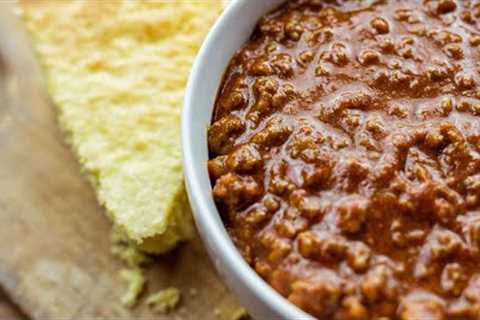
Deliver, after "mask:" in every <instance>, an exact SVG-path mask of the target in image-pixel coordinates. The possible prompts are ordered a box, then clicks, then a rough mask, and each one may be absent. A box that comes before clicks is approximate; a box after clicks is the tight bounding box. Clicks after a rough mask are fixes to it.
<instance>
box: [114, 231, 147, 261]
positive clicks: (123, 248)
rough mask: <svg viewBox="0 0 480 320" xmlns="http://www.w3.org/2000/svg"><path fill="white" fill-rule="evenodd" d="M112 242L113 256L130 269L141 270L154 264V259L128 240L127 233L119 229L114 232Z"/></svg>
mask: <svg viewBox="0 0 480 320" xmlns="http://www.w3.org/2000/svg"><path fill="white" fill-rule="evenodd" d="M111 241H112V247H111V252H112V254H113V256H114V257H116V258H118V259H119V260H120V261H122V262H123V263H125V264H126V265H127V266H128V267H130V268H140V267H142V266H145V265H148V264H150V263H152V261H153V260H152V258H151V257H150V256H148V255H147V254H145V253H144V252H142V251H140V250H139V249H138V248H137V246H136V245H135V244H134V243H132V242H131V241H130V240H129V239H128V238H127V236H126V235H125V233H123V232H121V231H120V230H118V229H117V228H114V229H113V230H112V234H111Z"/></svg>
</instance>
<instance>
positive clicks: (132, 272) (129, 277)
mask: <svg viewBox="0 0 480 320" xmlns="http://www.w3.org/2000/svg"><path fill="white" fill-rule="evenodd" d="M119 276H120V278H121V279H122V280H123V281H124V282H125V283H126V284H127V290H126V292H125V294H124V295H123V296H122V298H121V302H122V304H123V305H125V306H127V307H130V308H131V307H133V306H134V305H135V304H136V303H137V301H138V297H139V296H140V294H141V293H142V292H143V289H144V288H145V276H144V274H143V271H142V270H141V269H139V268H134V269H121V270H120V271H119Z"/></svg>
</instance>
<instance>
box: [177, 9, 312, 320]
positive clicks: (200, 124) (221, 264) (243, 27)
mask: <svg viewBox="0 0 480 320" xmlns="http://www.w3.org/2000/svg"><path fill="white" fill-rule="evenodd" d="M283 2H284V0H262V1H251V0H236V1H232V3H231V4H230V5H229V6H228V8H227V9H226V11H225V12H224V13H223V15H222V16H221V17H220V19H219V20H218V21H217V23H216V24H215V26H214V27H213V28H212V30H211V31H210V33H209V35H208V37H207V39H206V40H205V42H204V44H203V46H202V48H201V49H200V52H199V54H198V56H197V58H196V61H195V64H194V66H193V68H192V73H191V75H190V79H189V83H188V86H187V91H186V95H185V107H184V110H183V115H182V148H183V157H184V171H185V178H186V185H187V190H188V194H189V198H190V203H191V206H192V210H193V212H194V217H195V222H196V224H197V228H198V230H199V232H200V235H201V236H202V239H203V241H204V243H205V245H206V247H207V249H208V251H209V253H210V256H211V257H212V260H213V262H214V264H215V266H216V268H217V270H218V271H219V272H220V274H221V275H222V276H223V278H224V280H225V281H226V283H227V285H228V286H229V287H230V288H231V289H232V290H233V291H234V292H235V293H236V294H237V295H238V297H239V299H240V300H241V302H242V304H243V305H244V306H245V307H247V308H248V309H249V311H250V313H251V314H252V315H253V316H254V317H256V318H258V319H266V318H268V319H270V318H275V319H311V316H309V315H307V314H306V313H304V312H302V311H301V310H300V309H298V308H297V307H295V306H294V305H293V304H291V303H289V302H288V301H287V300H285V299H284V298H283V297H282V296H280V295H279V294H278V293H277V292H276V291H274V290H273V289H272V288H271V287H270V286H269V285H268V284H267V283H265V282H264V281H263V280H262V279H261V278H260V277H259V276H258V275H257V274H256V273H255V272H254V271H253V270H252V269H251V268H250V266H249V265H248V264H247V263H246V262H245V261H244V260H243V258H242V257H241V256H240V254H239V253H238V251H237V249H236V248H235V246H234V244H233V243H232V241H231V240H230V237H229V235H228V233H227V232H226V229H225V227H224V225H223V222H222V220H221V218H220V215H219V213H218V210H217V208H216V207H215V203H214V201H213V198H212V190H211V182H210V179H209V176H208V171H207V160H208V146H207V128H208V126H209V125H210V121H211V116H212V112H213V106H214V102H215V97H216V94H217V90H218V88H219V86H220V83H221V80H222V76H223V74H224V72H225V69H226V67H227V65H228V63H229V61H230V59H231V58H232V56H233V55H234V53H235V52H236V51H237V50H238V49H240V48H241V47H242V45H243V44H244V43H245V42H246V41H247V40H248V38H249V37H250V35H251V34H252V32H253V29H254V28H255V26H256V24H257V22H258V19H259V18H260V17H261V16H263V15H264V14H265V13H267V12H268V11H270V10H272V9H274V8H275V7H277V6H279V5H280V4H281V3H283Z"/></svg>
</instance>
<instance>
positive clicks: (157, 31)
mask: <svg viewBox="0 0 480 320" xmlns="http://www.w3.org/2000/svg"><path fill="white" fill-rule="evenodd" d="M20 6H21V9H22V11H23V18H24V21H25V23H26V26H27V29H28V30H29V32H30V34H31V37H32V39H33V43H34V48H35V50H36V52H37V55H38V59H39V61H40V62H41V65H42V67H43V70H44V72H45V76H46V80H47V85H48V90H49V92H50V94H51V96H52V99H53V101H54V103H55V104H56V106H57V107H58V114H59V122H60V125H61V127H62V128H63V129H64V130H65V132H66V136H67V137H68V141H69V143H70V144H71V146H72V148H73V149H74V151H75V153H76V155H77V157H78V159H79V161H80V163H81V164H82V165H83V168H84V169H85V171H86V172H87V174H88V176H89V178H90V179H91V181H92V182H93V185H94V187H95V189H96V192H97V196H98V199H99V201H100V203H101V204H103V205H104V206H105V208H106V210H107V212H108V215H109V216H110V217H111V219H112V220H113V222H114V224H115V225H116V227H117V228H118V229H119V230H121V231H122V232H124V233H125V234H126V235H127V236H128V237H129V238H130V239H131V240H133V241H134V242H135V243H137V244H138V245H139V246H140V247H141V248H142V249H144V250H146V251H149V252H155V253H163V252H166V251H168V250H169V249H171V248H172V247H173V246H174V245H175V244H176V243H177V242H178V241H179V240H182V239H187V238H189V237H190V236H191V235H192V233H193V225H192V222H191V216H190V212H189V207H188V203H187V200H186V197H185V191H184V186H183V178H182V165H181V154H180V111H181V106H182V102H183V94H184V88H185V85H186V81H187V77H188V75H189V72H190V68H191V65H192V62H193V59H194V57H195V54H196V52H197V50H198V48H199V46H200V44H201V42H202V40H203V39H204V37H205V35H206V34H207V32H208V30H209V28H210V27H211V26H212V24H213V23H214V21H215V19H216V18H217V17H218V15H219V14H220V12H221V10H222V7H223V5H222V2H221V1H218V0H201V1H128V0H125V1H122V0H115V1H57V0H48V1H37V0H35V1H32V0H24V1H22V2H21V3H20Z"/></svg>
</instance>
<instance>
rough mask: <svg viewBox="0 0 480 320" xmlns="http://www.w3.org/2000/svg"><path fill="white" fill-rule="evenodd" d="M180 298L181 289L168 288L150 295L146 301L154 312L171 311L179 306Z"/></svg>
mask: <svg viewBox="0 0 480 320" xmlns="http://www.w3.org/2000/svg"><path fill="white" fill-rule="evenodd" d="M180 298H181V294H180V290H178V289H177V288H167V289H163V290H160V291H158V292H157V293H154V294H152V295H150V296H149V297H148V298H147V300H146V303H147V305H148V306H149V307H150V308H151V309H152V310H153V311H154V312H157V313H169V312H170V311H172V310H174V309H175V308H176V307H177V306H178V304H179V302H180Z"/></svg>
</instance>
